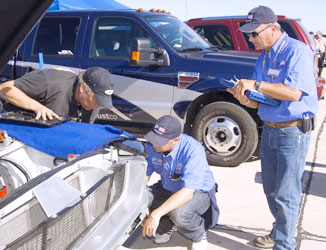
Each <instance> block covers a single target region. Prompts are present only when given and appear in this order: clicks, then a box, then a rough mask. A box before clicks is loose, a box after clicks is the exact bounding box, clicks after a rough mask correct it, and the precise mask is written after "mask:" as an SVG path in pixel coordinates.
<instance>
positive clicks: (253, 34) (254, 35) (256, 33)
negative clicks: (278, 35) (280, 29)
mask: <svg viewBox="0 0 326 250" xmlns="http://www.w3.org/2000/svg"><path fill="white" fill-rule="evenodd" d="M269 27H271V26H270V25H268V26H267V27H266V28H265V29H262V30H261V31H258V32H257V31H253V32H250V33H247V34H248V36H251V37H253V38H256V37H257V36H259V34H260V33H262V32H263V31H264V30H266V29H267V28H269Z"/></svg>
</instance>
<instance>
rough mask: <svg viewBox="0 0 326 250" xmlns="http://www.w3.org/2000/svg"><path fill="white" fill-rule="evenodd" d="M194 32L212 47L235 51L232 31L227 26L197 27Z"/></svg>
mask: <svg viewBox="0 0 326 250" xmlns="http://www.w3.org/2000/svg"><path fill="white" fill-rule="evenodd" d="M194 30H195V31H196V32H197V33H198V34H199V35H200V36H201V37H203V38H204V39H207V41H208V42H210V43H211V44H212V45H215V46H218V47H220V48H224V49H226V50H233V49H234V46H233V42H232V37H231V34H230V31H229V29H228V27H227V26H225V25H215V24H214V25H202V26H195V27H194Z"/></svg>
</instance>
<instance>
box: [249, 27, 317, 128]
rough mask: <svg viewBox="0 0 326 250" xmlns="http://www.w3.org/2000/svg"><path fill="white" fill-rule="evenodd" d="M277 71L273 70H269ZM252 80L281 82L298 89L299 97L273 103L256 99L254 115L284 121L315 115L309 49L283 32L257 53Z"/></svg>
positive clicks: (314, 94)
mask: <svg viewBox="0 0 326 250" xmlns="http://www.w3.org/2000/svg"><path fill="white" fill-rule="evenodd" d="M275 71H276V72H279V73H278V75H277V73H276V74H269V73H275ZM252 79H253V80H258V81H265V82H268V83H283V84H285V85H286V86H289V87H292V88H295V89H298V90H301V91H302V95H301V98H300V100H299V101H281V104H280V105H279V106H277V107H274V106H270V105H267V104H263V103H259V108H258V115H259V116H260V118H261V119H262V120H263V121H268V122H287V121H296V120H301V119H302V118H303V114H305V113H308V114H309V115H310V117H312V116H316V114H317V110H318V97H317V88H316V82H315V77H314V57H313V52H312V51H311V50H310V49H309V48H308V47H307V46H306V45H305V44H304V43H302V42H300V41H298V40H296V39H293V38H291V37H289V36H288V35H287V34H286V33H285V32H284V33H283V34H282V35H281V37H280V38H279V39H278V40H277V42H276V43H275V44H274V45H273V47H272V48H271V50H270V51H269V52H268V51H266V50H264V52H263V53H262V54H261V55H260V56H259V58H258V61H257V63H256V67H255V71H254V73H253V76H252Z"/></svg>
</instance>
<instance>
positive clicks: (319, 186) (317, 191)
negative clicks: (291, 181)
mask: <svg viewBox="0 0 326 250" xmlns="http://www.w3.org/2000/svg"><path fill="white" fill-rule="evenodd" d="M318 165H321V166H322V167H326V165H325V164H318ZM315 166H317V165H316V164H315ZM311 175H312V180H313V185H311V186H310V188H309V189H308V190H307V189H306V188H305V187H306V185H307V180H308V179H309V177H310V176H311ZM255 182H256V183H260V184H262V174H261V172H257V173H256V175H255ZM302 187H303V191H302V192H303V193H305V194H310V195H315V196H318V197H322V198H326V192H325V190H326V174H324V173H318V172H315V171H308V170H305V171H304V173H303V177H302Z"/></svg>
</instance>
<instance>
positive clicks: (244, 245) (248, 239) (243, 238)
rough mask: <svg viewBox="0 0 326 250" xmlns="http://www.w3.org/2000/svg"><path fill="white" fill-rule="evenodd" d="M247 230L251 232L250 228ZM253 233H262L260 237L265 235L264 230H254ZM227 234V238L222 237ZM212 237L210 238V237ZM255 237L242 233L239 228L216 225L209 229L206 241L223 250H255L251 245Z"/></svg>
mask: <svg viewBox="0 0 326 250" xmlns="http://www.w3.org/2000/svg"><path fill="white" fill-rule="evenodd" d="M248 230H253V229H252V228H250V229H249V228H248ZM254 230H255V231H257V232H259V231H263V232H262V233H261V235H264V234H267V233H268V232H266V230H263V229H254ZM225 234H228V235H229V236H231V237H230V238H229V237H224V236H223V235H225ZM211 235H212V236H211ZM256 237H257V235H255V234H253V233H251V232H246V231H243V230H241V229H239V228H235V227H232V226H227V225H217V226H216V227H215V228H214V229H211V230H210V232H209V234H208V241H209V242H210V243H211V244H214V245H216V246H219V247H221V248H223V249H239V250H240V249H241V250H247V249H256V248H255V247H254V245H253V244H252V242H253V240H254V239H255V238H256ZM232 238H236V240H232Z"/></svg>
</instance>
